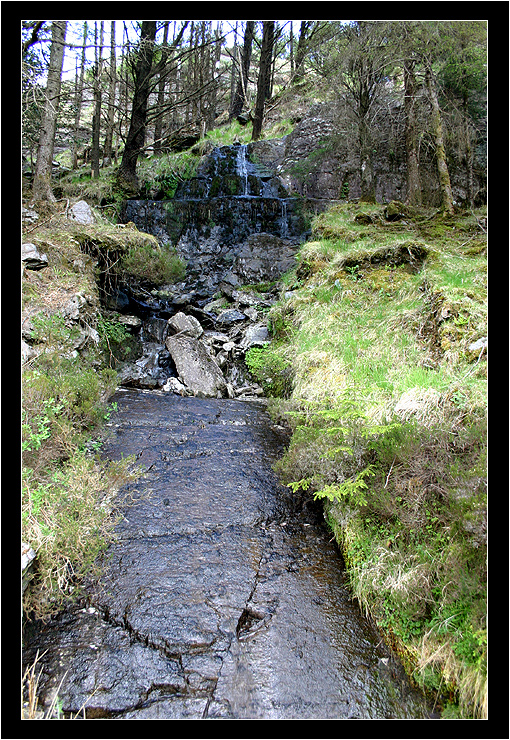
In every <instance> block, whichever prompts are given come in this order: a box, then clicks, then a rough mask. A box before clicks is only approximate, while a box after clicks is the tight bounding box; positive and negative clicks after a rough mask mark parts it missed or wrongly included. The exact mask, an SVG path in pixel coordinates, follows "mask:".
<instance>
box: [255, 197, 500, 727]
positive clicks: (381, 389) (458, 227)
mask: <svg viewBox="0 0 510 740" xmlns="http://www.w3.org/2000/svg"><path fill="white" fill-rule="evenodd" d="M397 210H398V209H397ZM387 215H390V216H391V214H387ZM400 216H401V217H400V218H398V220H395V221H390V220H387V218H386V217H385V214H384V212H383V207H382V206H369V205H365V204H359V205H358V204H349V203H346V204H343V205H339V206H335V207H334V208H332V209H331V210H330V211H329V212H327V213H325V214H322V215H320V216H318V217H317V218H316V219H315V223H314V229H313V236H312V239H313V240H312V241H310V242H308V243H307V244H305V245H304V246H303V247H302V249H301V252H300V255H299V260H298V266H297V268H296V269H295V270H294V271H293V272H292V273H291V274H288V275H287V276H286V277H285V283H286V291H285V292H284V297H282V300H281V301H280V303H279V304H278V305H277V306H276V307H275V308H274V309H273V310H272V313H271V327H272V330H273V335H274V342H273V344H272V346H271V349H270V353H271V357H272V366H273V367H275V366H277V364H278V363H277V362H275V360H274V357H275V356H276V357H280V359H281V360H282V361H283V360H284V361H285V362H284V363H283V364H284V365H285V367H286V368H287V370H286V376H285V377H286V379H288V375H289V372H288V365H289V363H290V365H291V368H292V376H293V383H292V391H291V392H290V393H287V394H286V395H287V398H286V399H278V400H275V401H274V402H273V413H274V414H275V415H276V416H278V417H280V418H285V419H286V420H287V422H288V423H289V424H290V425H291V427H292V430H293V436H292V440H291V444H290V447H289V449H288V451H287V453H286V455H285V457H284V458H283V459H282V460H281V461H280V462H279V464H278V470H279V472H280V475H281V476H282V479H283V480H284V482H285V483H287V484H288V485H289V486H291V487H293V488H294V489H298V488H301V489H305V490H307V491H309V493H310V495H313V496H314V497H315V498H319V499H322V500H323V501H324V504H325V514H326V517H327V520H328V522H329V524H330V526H331V528H332V530H333V531H334V533H335V536H336V539H337V541H338V543H339V545H340V547H341V550H342V552H343V554H344V558H345V561H346V566H347V571H348V575H349V578H350V582H351V586H352V590H353V593H354V595H355V596H356V598H357V599H358V600H359V602H360V604H361V606H362V608H363V609H364V610H365V611H366V612H368V613H370V614H371V615H372V616H373V617H374V619H375V620H376V622H377V624H378V625H379V627H380V629H381V630H382V632H383V633H384V634H385V636H386V637H387V639H389V640H390V642H392V644H393V645H394V647H395V648H396V649H397V650H398V652H399V653H400V655H401V656H402V659H403V661H404V663H405V665H406V667H407V669H408V671H409V673H410V674H411V675H412V676H413V678H414V680H415V681H416V682H417V684H419V685H420V686H422V687H423V688H424V689H426V690H427V691H429V692H430V693H431V695H432V696H434V698H435V699H436V702H437V705H440V706H442V708H443V711H444V716H451V717H484V716H485V713H486V536H485V525H486V488H485V455H486V431H485V423H486V422H485V416H486V342H485V340H484V338H485V337H486V336H487V327H486V233H485V230H486V226H485V225H486V220H485V217H484V214H483V213H472V212H463V213H460V214H459V215H458V216H456V217H454V218H450V219H446V218H444V217H442V216H441V215H440V214H436V213H435V212H433V211H424V210H423V211H422V210H420V211H410V210H409V209H405V208H404V209H402V208H401V209H400ZM268 359H270V358H269V355H268ZM260 360H261V358H258V363H259V365H260ZM273 375H274V372H273ZM273 382H274V381H273Z"/></svg>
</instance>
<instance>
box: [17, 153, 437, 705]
mask: <svg viewBox="0 0 510 740" xmlns="http://www.w3.org/2000/svg"><path fill="white" fill-rule="evenodd" d="M251 157H252V152H251V149H250V148H249V147H246V146H241V145H236V146H232V147H222V148H220V149H217V150H215V151H214V152H213V153H212V154H211V156H210V157H209V158H208V159H207V160H206V161H205V163H204V165H203V166H202V167H201V169H199V170H198V172H197V175H196V177H194V178H192V179H191V180H190V181H187V182H186V183H183V185H182V187H180V190H179V191H178V192H177V194H176V198H175V199H174V200H168V201H164V200H155V201H129V202H127V204H126V206H125V217H124V220H125V222H127V221H128V220H131V221H133V222H134V223H135V224H136V226H137V227H139V228H140V229H143V230H145V231H148V232H149V233H152V234H154V235H156V236H157V237H158V239H159V240H160V242H161V243H162V244H168V243H170V244H171V246H172V248H175V249H176V251H177V253H178V254H179V255H180V256H181V257H183V258H184V259H186V260H187V279H186V281H185V283H183V284H182V285H180V286H178V287H177V288H176V289H172V290H169V289H168V290H165V291H158V290H156V291H154V290H152V291H151V290H150V287H151V286H148V287H147V288H145V287H143V288H140V289H139V290H138V292H137V293H133V286H128V287H127V288H126V292H125V293H123V292H121V291H119V293H118V295H117V296H116V297H114V298H115V300H114V304H113V305H112V306H110V308H113V309H114V311H115V312H116V315H119V316H121V317H122V316H123V319H124V321H125V322H126V326H128V327H132V329H131V330H132V331H134V332H135V333H136V332H138V337H139V339H140V343H141V345H142V347H143V351H141V352H140V353H139V356H138V359H136V360H135V361H132V362H131V363H126V365H125V367H124V368H123V369H121V371H120V372H119V379H120V382H121V386H122V387H120V388H119V389H118V391H117V392H116V394H115V396H114V397H113V398H112V399H111V401H112V402H114V403H115V404H116V409H117V410H116V411H115V412H114V413H112V414H111V417H110V419H109V422H108V424H107V429H106V432H107V433H106V435H105V440H104V442H103V446H102V453H101V454H102V456H103V457H104V458H105V459H111V460H116V459H120V458H122V457H125V456H128V455H134V456H135V457H136V461H137V464H138V465H139V466H141V467H142V468H143V470H144V473H143V475H142V476H141V477H140V478H139V479H138V480H137V481H136V482H135V483H130V484H128V485H127V486H125V487H124V488H123V489H121V491H120V493H119V495H118V497H117V503H116V506H117V512H118V513H119V514H120V519H119V522H118V524H117V525H116V529H115V537H114V539H113V541H112V543H111V544H110V546H109V548H108V550H107V553H106V555H105V557H104V562H103V563H102V571H101V574H100V576H99V577H96V579H95V580H91V582H90V583H89V584H88V586H87V590H86V597H85V598H84V599H82V600H81V601H79V602H78V603H76V604H75V605H74V606H72V607H70V608H68V609H66V610H64V611H63V612H61V613H60V614H58V615H57V616H55V617H54V618H52V619H50V620H49V621H47V622H45V623H37V622H28V623H27V625H26V628H25V634H24V662H25V665H28V666H30V665H31V664H32V662H33V661H34V660H35V657H36V655H37V654H38V655H39V659H40V662H39V665H40V667H41V669H42V672H41V676H40V679H39V698H40V701H41V703H42V705H43V706H44V707H48V706H50V705H51V702H52V700H53V699H54V697H55V696H56V695H57V696H58V699H59V702H60V704H61V706H62V711H63V712H64V713H66V714H67V715H70V714H73V715H74V714H76V713H78V712H80V716H82V715H83V712H84V713H85V716H86V718H89V719H108V718H111V719H187V718H189V719H301V718H303V719H424V718H428V717H430V716H432V715H431V713H430V710H429V708H428V707H427V705H426V702H425V700H424V699H423V697H422V695H421V694H420V693H418V692H417V691H415V690H414V689H413V688H412V686H411V685H410V682H409V680H408V678H407V677H406V675H405V672H404V670H403V668H402V666H401V664H400V663H399V661H398V660H397V659H396V658H395V656H394V655H393V654H392V652H391V651H390V650H389V648H388V647H387V646H386V645H385V644H384V642H383V641H382V640H381V637H380V635H379V634H378V633H377V632H376V630H375V629H374V628H373V626H372V625H371V623H370V622H369V621H368V620H367V619H365V618H364V616H363V615H362V614H361V612H360V609H359V606H358V604H357V603H356V602H355V601H353V599H352V598H351V595H350V592H349V590H348V587H347V583H346V580H345V570H344V565H343V562H342V559H341V557H340V555H339V552H338V549H337V547H336V545H335V543H334V541H333V539H332V537H331V532H330V531H329V530H328V529H327V528H326V525H325V522H324V519H323V515H322V508H321V506H320V505H319V504H315V503H314V502H313V501H312V500H310V499H309V497H308V498H307V497H306V494H291V492H290V489H287V488H285V487H283V486H282V485H281V484H280V483H279V482H278V478H277V476H276V474H275V473H274V472H273V468H272V466H273V464H274V462H275V461H276V460H277V459H278V458H279V457H281V455H282V454H283V451H284V449H285V445H286V443H287V441H288V440H287V436H286V433H285V430H283V429H282V428H280V427H278V426H275V425H274V424H273V423H272V422H271V419H270V417H269V415H268V414H267V412H266V403H265V401H264V399H262V398H261V394H262V388H260V387H258V386H257V385H253V382H252V381H249V379H247V378H246V376H245V372H244V370H245V368H244V370H243V359H244V355H245V353H246V351H247V350H248V348H250V347H253V346H255V347H257V346H260V347H264V346H265V345H266V344H267V343H268V341H269V340H270V337H269V336H268V330H267V311H268V310H269V309H270V307H271V305H272V303H273V302H274V300H276V298H275V297H274V296H273V297H272V298H271V297H268V295H267V294H260V293H257V291H254V290H253V288H252V289H250V290H249V291H248V292H247V291H246V290H243V286H247V285H252V286H253V284H260V283H261V282H262V281H270V282H271V281H272V282H273V283H274V281H276V280H277V279H278V277H279V276H281V275H282V274H283V273H284V272H285V271H286V270H288V269H289V267H290V266H292V265H293V264H294V254H295V252H296V250H297V248H298V246H299V243H300V242H301V241H302V240H303V239H304V238H306V224H305V221H304V220H303V218H302V214H301V211H300V208H299V207H298V206H299V204H296V200H295V199H292V198H288V197H287V195H288V194H287V193H286V191H285V189H284V188H283V186H282V184H281V183H280V182H279V180H278V178H276V177H275V176H274V173H272V172H271V170H270V169H268V167H267V166H266V165H264V164H263V163H261V162H260V161H259V160H257V162H256V163H254V162H252V161H251ZM130 291H131V292H130ZM218 294H220V295H221V299H220V306H219V308H218V306H217V300H218V299H217V296H218ZM213 299H214V300H213ZM227 303H228V305H226V304H227ZM133 314H134V315H133ZM184 339H185V341H184ZM183 348H184V349H183ZM188 348H190V349H189V351H188ZM178 352H180V353H179V354H177V353H178ZM186 355H187V356H186ZM196 358H199V359H198V360H197V359H196ZM200 358H202V360H203V358H205V360H206V362H205V364H206V365H207V366H208V367H209V368H211V367H212V369H213V370H214V373H213V372H212V370H210V373H211V374H212V375H213V376H214V380H215V382H217V385H216V386H214V387H213V390H212V391H210V392H207V393H206V392H204V390H203V388H204V387H205V386H204V385H203V383H202V384H201V385H200V384H198V381H197V376H198V375H199V373H198V371H199V370H203V369H204V368H203V367H202V368H200V367H199V368H197V367H196V365H197V362H198V364H200V363H199V360H200ZM177 375H179V378H177V377H176V376H177ZM198 380H200V381H203V380H204V379H203V378H198ZM193 383H195V384H196V385H195V386H193ZM208 395H209V396H210V397H207V396H208ZM204 396H205V397H204ZM300 496H301V497H300Z"/></svg>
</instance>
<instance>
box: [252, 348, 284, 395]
mask: <svg viewBox="0 0 510 740" xmlns="http://www.w3.org/2000/svg"><path fill="white" fill-rule="evenodd" d="M245 362H246V366H247V368H248V370H249V371H250V373H251V374H252V375H253V376H254V378H255V379H256V380H257V382H258V383H260V384H261V386H262V388H263V389H264V392H265V393H266V394H267V395H269V396H276V397H280V398H286V397H288V396H289V395H290V393H291V392H292V372H291V365H290V363H289V362H288V361H287V360H285V359H284V358H283V357H281V355H279V354H278V353H277V352H276V351H275V350H274V349H273V348H270V347H252V348H250V349H249V350H248V352H247V353H246V356H245Z"/></svg>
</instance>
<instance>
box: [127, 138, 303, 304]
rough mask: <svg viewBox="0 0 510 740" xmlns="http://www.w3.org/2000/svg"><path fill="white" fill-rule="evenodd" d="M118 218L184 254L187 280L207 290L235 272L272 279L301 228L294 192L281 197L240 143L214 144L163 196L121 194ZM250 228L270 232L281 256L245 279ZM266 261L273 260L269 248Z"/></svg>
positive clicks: (269, 174) (277, 184) (241, 277)
mask: <svg viewBox="0 0 510 740" xmlns="http://www.w3.org/2000/svg"><path fill="white" fill-rule="evenodd" d="M121 218H122V220H123V221H124V222H126V223H127V222H128V221H132V222H133V223H135V224H136V226H137V227H138V228H139V229H141V230H142V231H145V232H147V233H150V234H154V235H155V236H156V237H157V238H158V240H159V241H160V243H161V244H163V245H165V244H166V245H171V246H173V247H175V249H176V250H177V253H178V254H179V256H181V257H182V258H183V259H184V260H185V261H186V262H187V266H188V273H187V282H188V284H189V285H192V286H193V289H195V290H197V289H201V290H202V291H203V292H204V294H205V293H208V295H209V296H211V295H212V294H213V293H214V292H215V291H216V290H217V286H218V285H219V283H220V282H222V281H225V280H227V281H228V280H232V279H233V278H235V276H237V279H238V281H239V282H241V283H242V282H243V281H245V282H251V283H255V282H263V281H273V280H275V279H277V278H278V277H279V275H280V274H281V272H283V271H285V270H287V269H289V267H290V266H291V265H290V263H289V260H291V258H292V255H293V253H294V252H295V251H296V249H297V248H298V246H299V244H300V243H301V242H302V241H303V240H304V239H305V238H306V236H307V235H308V233H309V232H308V231H307V221H306V218H305V217H304V215H303V213H302V209H301V202H300V200H299V198H296V197H289V194H288V193H287V191H286V189H285V187H284V186H283V184H282V183H281V181H280V180H279V178H278V177H277V176H276V174H275V172H274V171H273V170H271V169H270V168H268V167H267V166H266V165H263V164H261V163H258V162H257V163H256V162H253V161H252V154H251V147H250V145H248V144H233V145H232V146H224V147H217V148H215V149H214V150H213V151H212V152H211V154H209V155H208V156H207V157H205V158H204V160H203V162H202V163H201V164H200V166H199V168H198V170H197V173H196V175H195V176H194V177H192V178H190V179H188V180H186V181H184V182H182V183H181V184H180V185H179V187H178V188H177V190H176V192H175V196H174V197H173V198H172V199H171V200H129V201H127V202H126V203H125V205H124V207H123V211H122V214H121ZM254 235H268V236H269V237H272V238H273V244H274V245H275V249H276V251H277V253H278V254H279V255H280V256H283V255H284V256H285V259H284V264H282V265H280V264H278V265H277V266H274V267H273V269H271V270H266V272H265V274H264V273H262V274H260V275H256V276H251V277H250V278H248V279H246V278H247V275H246V270H245V265H246V262H245V260H244V257H243V258H242V259H241V257H240V255H241V253H242V252H243V250H244V251H246V245H247V242H248V240H250V239H251V238H252V237H254ZM277 240H280V242H278V241H277ZM266 247H267V240H266V243H265V244H264V249H265V248H266ZM250 249H252V247H250ZM259 256H262V258H263V257H264V256H263V255H257V257H256V258H257V259H258V257H259ZM271 261H272V262H273V263H276V262H278V260H276V261H275V259H274V255H271ZM268 264H269V262H268ZM280 269H281V271H280V272H279V273H278V270H280ZM252 278H253V279H252Z"/></svg>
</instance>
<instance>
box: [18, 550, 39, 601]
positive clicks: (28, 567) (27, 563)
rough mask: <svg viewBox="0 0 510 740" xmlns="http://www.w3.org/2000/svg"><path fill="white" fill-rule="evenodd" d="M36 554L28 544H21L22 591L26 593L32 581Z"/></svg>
mask: <svg viewBox="0 0 510 740" xmlns="http://www.w3.org/2000/svg"><path fill="white" fill-rule="evenodd" d="M35 558H36V553H35V551H34V550H33V548H32V547H30V545H28V544H27V543H26V542H22V543H21V573H22V590H23V591H25V589H26V587H27V586H28V584H29V581H30V575H31V572H32V568H33V564H34V561H35Z"/></svg>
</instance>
